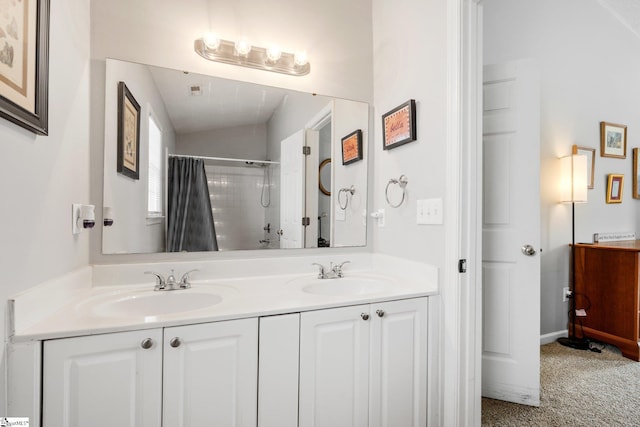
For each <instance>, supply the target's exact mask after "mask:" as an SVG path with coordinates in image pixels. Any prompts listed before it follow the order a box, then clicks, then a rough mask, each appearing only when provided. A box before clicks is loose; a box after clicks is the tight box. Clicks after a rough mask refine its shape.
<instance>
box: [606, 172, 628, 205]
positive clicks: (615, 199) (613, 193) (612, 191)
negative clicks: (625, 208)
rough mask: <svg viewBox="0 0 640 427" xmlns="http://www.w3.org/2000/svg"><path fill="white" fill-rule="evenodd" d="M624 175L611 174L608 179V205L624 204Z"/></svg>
mask: <svg viewBox="0 0 640 427" xmlns="http://www.w3.org/2000/svg"><path fill="white" fill-rule="evenodd" d="M623 190H624V175H621V174H615V173H610V174H609V176H608V179H607V203H622V191H623Z"/></svg>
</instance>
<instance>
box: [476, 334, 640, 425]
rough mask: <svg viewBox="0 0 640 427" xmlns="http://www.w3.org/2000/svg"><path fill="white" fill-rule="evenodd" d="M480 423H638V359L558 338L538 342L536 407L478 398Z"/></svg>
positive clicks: (639, 413)
mask: <svg viewBox="0 0 640 427" xmlns="http://www.w3.org/2000/svg"><path fill="white" fill-rule="evenodd" d="M482 425H483V426H517V427H521V426H553V427H555V426H572V427H573V426H590V427H602V426H607V427H608V426H633V427H637V426H640V362H634V361H632V360H629V359H626V358H624V357H622V355H621V354H620V352H619V351H618V349H616V348H615V347H611V346H607V347H605V348H604V349H603V350H602V353H594V352H591V351H580V350H573V349H570V348H567V347H563V346H561V345H560V344H558V343H552V344H547V345H544V346H541V347H540V407H538V408H534V407H528V406H523V405H516V404H513V403H507V402H502V401H498V400H493V399H482Z"/></svg>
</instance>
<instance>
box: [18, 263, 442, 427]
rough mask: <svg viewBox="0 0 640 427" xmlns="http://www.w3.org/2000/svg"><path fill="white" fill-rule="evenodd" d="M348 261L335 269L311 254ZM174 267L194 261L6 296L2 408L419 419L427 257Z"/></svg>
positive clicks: (71, 419)
mask: <svg viewBox="0 0 640 427" xmlns="http://www.w3.org/2000/svg"><path fill="white" fill-rule="evenodd" d="M338 256H339V257H340V258H344V259H335V258H337V257H338ZM346 259H349V260H350V261H351V263H349V264H346V265H344V267H343V268H342V271H341V273H342V274H341V275H342V277H338V275H333V276H331V275H329V276H327V277H332V278H325V279H322V278H319V275H318V269H317V268H316V267H315V266H312V265H311V264H312V263H313V262H317V263H320V264H323V265H328V264H329V262H330V261H344V260H346ZM170 267H171V268H175V273H176V275H175V277H178V278H179V277H181V276H182V274H183V273H184V272H186V271H187V270H191V269H194V268H197V269H198V270H199V271H197V272H193V273H191V274H190V278H189V279H188V284H189V285H190V287H188V288H186V289H180V288H178V289H177V290H171V291H166V290H165V291H156V290H154V280H155V279H154V278H153V277H151V276H146V275H144V272H145V271H148V270H152V271H156V272H159V273H160V274H161V275H163V276H164V275H168V274H169V270H168V267H167V266H165V265H160V264H155V265H149V264H144V265H143V264H131V265H114V266H93V267H88V270H87V271H81V272H78V273H75V274H72V275H70V276H68V277H65V278H62V279H60V280H57V281H54V282H52V283H48V284H45V285H43V286H40V287H36V288H34V289H32V290H30V291H28V292H25V293H23V294H21V295H18V296H16V297H15V298H14V299H13V300H11V301H10V317H11V319H10V321H11V325H12V328H13V331H12V337H11V344H10V351H9V353H8V354H9V357H8V363H9V364H10V365H12V366H11V368H13V369H10V370H9V372H10V373H11V374H10V378H9V379H8V380H9V383H10V384H9V386H10V387H13V388H10V389H14V390H16V394H15V396H14V398H11V397H10V400H11V402H10V405H9V406H10V408H12V409H14V410H17V411H29V415H30V416H31V417H32V419H33V418H35V421H36V423H35V424H34V425H40V424H39V423H38V421H41V423H42V425H43V426H88V425H91V426H103V425H104V426H107V425H109V426H111V425H132V426H133V425H135V426H141V427H142V426H160V425H166V426H173V425H176V426H178V425H183V426H199V425H217V426H218V425H219V426H259V427H268V426H278V427H285V426H292V427H293V426H311V425H313V426H340V425H349V426H352V425H353V426H378V425H402V426H405V425H406V426H413V425H416V426H417V425H421V426H423V425H426V424H427V413H428V406H429V399H428V393H427V391H428V387H429V384H428V380H429V375H428V371H429V369H428V362H429V361H428V359H429V357H428V349H429V347H430V343H429V339H430V334H429V333H428V330H429V327H430V325H429V323H430V319H429V297H431V296H433V295H436V294H437V292H438V285H437V283H438V273H437V269H435V268H433V267H431V266H428V265H424V264H420V263H415V262H408V261H405V260H400V259H397V258H394V257H389V256H384V255H379V254H370V253H352V254H340V255H337V256H336V255H333V256H332V258H329V257H326V256H323V257H314V259H312V257H310V256H298V257H281V258H271V259H267V258H265V259H252V260H246V259H245V260H226V261H224V260H216V261H202V262H196V261H190V262H184V263H180V264H177V265H171V266H170ZM326 271H327V272H329V271H332V270H330V269H326ZM163 280H164V277H163ZM158 282H159V280H158ZM158 284H159V283H157V284H156V286H157V285H158ZM185 287H186V286H185ZM38 308H41V310H38ZM431 322H432V320H431ZM40 390H42V391H41V393H40ZM40 408H41V410H40ZM13 413H16V412H13ZM16 414H17V413H16Z"/></svg>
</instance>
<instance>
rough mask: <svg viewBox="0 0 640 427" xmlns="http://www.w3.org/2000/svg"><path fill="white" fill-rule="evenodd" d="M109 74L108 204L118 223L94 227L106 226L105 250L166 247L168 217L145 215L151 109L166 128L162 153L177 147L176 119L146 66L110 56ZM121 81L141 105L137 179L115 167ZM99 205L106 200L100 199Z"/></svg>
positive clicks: (145, 249) (106, 97)
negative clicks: (166, 220) (168, 111)
mask: <svg viewBox="0 0 640 427" xmlns="http://www.w3.org/2000/svg"><path fill="white" fill-rule="evenodd" d="M105 75H106V78H105V95H104V96H105V106H106V107H105V118H104V121H105V123H106V126H105V129H106V132H105V134H104V141H105V161H104V176H105V186H104V206H110V207H112V208H113V216H114V218H113V220H114V225H113V226H111V227H104V228H103V227H100V226H99V225H100V224H98V226H97V227H96V231H100V230H102V233H103V234H102V239H103V251H105V253H138V252H143V253H145V252H151V253H154V252H162V251H164V248H165V224H164V219H163V220H151V221H149V220H147V195H148V193H147V192H148V187H149V115H150V114H152V115H153V118H154V120H156V124H157V125H158V126H160V129H161V131H162V146H163V149H162V152H163V158H164V149H165V148H167V149H168V150H169V152H170V153H171V152H173V151H174V150H175V144H176V141H175V132H174V129H173V125H172V124H171V119H170V118H169V115H168V114H167V111H166V108H165V105H164V101H163V100H162V96H161V95H160V92H159V91H158V88H157V87H156V84H155V82H154V80H153V77H152V75H151V72H150V71H149V69H148V68H147V67H145V66H144V65H140V64H133V63H130V62H124V61H107V65H106V74H105ZM121 81H122V82H125V84H126V85H127V88H128V89H129V91H130V92H131V94H132V95H133V97H134V98H135V100H136V101H137V102H138V104H139V105H140V147H139V150H140V159H139V166H138V167H139V178H138V179H133V178H130V177H128V176H125V175H123V174H121V173H119V172H118V171H117V168H116V167H115V165H116V164H117V160H116V159H117V152H118V150H117V147H118V145H117V144H118V132H117V129H118V82H121ZM165 179H166V177H165ZM97 205H98V206H103V204H102V203H99V204H97ZM99 216H100V215H98V217H99Z"/></svg>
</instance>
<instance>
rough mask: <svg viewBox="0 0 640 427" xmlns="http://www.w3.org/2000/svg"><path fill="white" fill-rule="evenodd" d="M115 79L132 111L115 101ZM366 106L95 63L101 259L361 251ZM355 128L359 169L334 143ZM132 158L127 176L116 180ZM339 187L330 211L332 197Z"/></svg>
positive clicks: (114, 63) (123, 64)
mask: <svg viewBox="0 0 640 427" xmlns="http://www.w3.org/2000/svg"><path fill="white" fill-rule="evenodd" d="M120 82H123V83H124V84H125V85H126V88H127V90H128V93H129V95H130V97H131V98H133V100H134V101H135V103H137V104H138V105H139V106H140V109H139V111H136V110H135V109H131V108H129V107H130V105H131V102H128V101H127V98H126V97H125V99H123V97H120V98H119V96H118V85H119V83H120ZM368 109H369V107H368V105H367V104H366V103H362V102H355V101H349V100H343V99H337V98H330V97H324V96H316V95H313V94H308V93H302V92H296V91H292V90H286V89H281V88H275V87H268V86H262V85H256V84H252V83H247V82H239V81H233V80H227V79H221V78H217V77H211V76H205V75H199V74H194V73H189V72H183V71H177V70H171V69H165V68H159V67H153V66H148V65H144V64H137V63H132V62H126V61H119V60H113V59H107V60H106V72H105V147H104V148H105V150H104V205H103V206H104V209H105V212H109V214H108V216H109V217H110V218H109V219H112V220H113V223H112V225H107V224H108V223H107V222H105V225H104V226H103V237H102V252H103V253H105V254H130V253H162V252H201V251H229V250H254V249H263V250H265V249H282V248H316V247H350V246H363V245H365V244H366V209H367V198H366V194H367V158H368V155H367V148H368V144H367V143H366V141H368V134H369V133H368V122H369V116H368ZM119 117H120V118H119ZM127 124H128V125H127ZM356 130H362V132H363V140H364V141H365V144H364V150H363V151H364V159H363V161H359V162H357V163H353V164H349V165H342V164H341V162H340V161H338V162H337V163H336V161H335V160H334V159H336V158H337V159H341V145H340V141H341V138H343V137H344V136H346V135H348V134H350V133H352V132H354V131H356ZM119 146H120V147H121V149H120V150H119ZM135 150H138V153H136V152H135ZM136 154H138V158H139V161H138V163H137V168H138V171H137V172H138V174H137V176H138V178H137V179H136V178H134V177H132V176H135V175H133V174H130V173H129V174H126V175H125V174H123V173H122V172H118V169H119V168H118V162H119V161H120V162H122V157H123V156H126V155H129V156H130V157H131V158H133V157H134V156H135V155H136ZM329 162H330V164H331V165H332V166H331V167H323V168H321V167H320V166H321V165H323V164H324V165H327V164H328V163H329ZM120 169H121V168H120ZM320 170H322V173H319V171H320ZM351 186H353V188H354V190H355V191H354V194H353V195H352V196H351V198H350V203H349V206H348V209H346V210H345V209H341V208H340V207H339V206H338V203H337V199H336V198H335V195H336V194H337V193H338V192H337V191H335V189H340V188H344V187H351ZM105 218H106V215H105Z"/></svg>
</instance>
